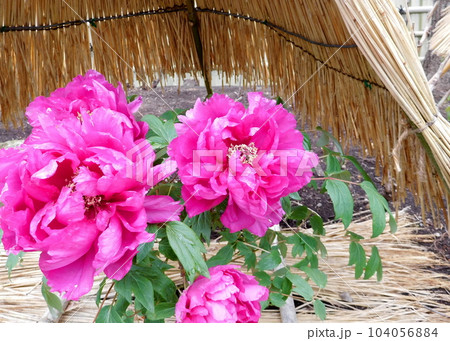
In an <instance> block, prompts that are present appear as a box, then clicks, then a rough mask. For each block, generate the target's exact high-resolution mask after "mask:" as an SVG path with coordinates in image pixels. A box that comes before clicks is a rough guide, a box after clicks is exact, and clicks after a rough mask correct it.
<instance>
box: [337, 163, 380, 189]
mask: <svg viewBox="0 0 450 341" xmlns="http://www.w3.org/2000/svg"><path fill="white" fill-rule="evenodd" d="M342 157H343V158H345V159H347V160H349V161H350V162H351V163H352V164H353V166H355V168H356V169H357V170H358V172H359V173H360V174H361V176H362V177H363V179H364V180H365V181H369V182H370V183H372V185H374V186H375V184H374V183H373V181H372V179H371V177H370V176H369V174H367V172H366V171H365V170H364V168H363V167H362V166H361V165H360V164H359V162H358V160H357V159H356V158H355V157H354V156H350V155H342Z"/></svg>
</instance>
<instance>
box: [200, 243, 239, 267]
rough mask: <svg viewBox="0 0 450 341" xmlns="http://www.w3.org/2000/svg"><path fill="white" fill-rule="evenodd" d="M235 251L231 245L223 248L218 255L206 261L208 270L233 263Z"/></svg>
mask: <svg viewBox="0 0 450 341" xmlns="http://www.w3.org/2000/svg"><path fill="white" fill-rule="evenodd" d="M233 254H234V249H233V247H232V246H231V245H230V244H227V245H225V246H224V247H222V248H221V249H220V250H219V251H218V252H217V254H215V255H214V256H212V257H211V258H210V259H208V260H207V261H206V265H207V266H208V268H212V267H213V266H216V265H225V264H228V263H230V262H231V259H232V258H233Z"/></svg>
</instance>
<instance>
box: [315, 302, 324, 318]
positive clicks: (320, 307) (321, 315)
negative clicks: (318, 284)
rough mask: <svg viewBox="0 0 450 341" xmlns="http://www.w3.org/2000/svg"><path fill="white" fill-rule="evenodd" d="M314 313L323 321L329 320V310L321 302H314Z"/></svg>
mask: <svg viewBox="0 0 450 341" xmlns="http://www.w3.org/2000/svg"><path fill="white" fill-rule="evenodd" d="M314 312H315V313H316V315H317V316H318V317H319V318H320V319H321V320H322V321H323V320H325V319H326V318H327V310H326V308H325V304H323V302H322V301H321V300H314Z"/></svg>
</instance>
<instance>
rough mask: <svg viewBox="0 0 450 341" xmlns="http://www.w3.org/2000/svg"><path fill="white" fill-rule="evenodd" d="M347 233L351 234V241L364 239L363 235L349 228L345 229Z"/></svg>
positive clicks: (347, 234)
mask: <svg viewBox="0 0 450 341" xmlns="http://www.w3.org/2000/svg"><path fill="white" fill-rule="evenodd" d="M345 235H346V236H350V241H352V242H359V241H360V240H362V239H364V237H363V236H361V235H359V234H357V233H355V232H352V231H349V230H347V231H345Z"/></svg>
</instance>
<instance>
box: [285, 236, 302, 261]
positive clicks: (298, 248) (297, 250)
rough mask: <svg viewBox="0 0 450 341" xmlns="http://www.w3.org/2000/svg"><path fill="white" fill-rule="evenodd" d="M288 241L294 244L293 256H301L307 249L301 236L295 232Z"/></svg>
mask: <svg viewBox="0 0 450 341" xmlns="http://www.w3.org/2000/svg"><path fill="white" fill-rule="evenodd" d="M287 242H288V243H289V244H293V246H292V257H295V256H299V257H300V256H301V255H302V254H303V252H304V251H305V247H304V243H303V241H302V240H301V238H300V236H298V235H296V234H294V235H292V236H289V237H288V239H287Z"/></svg>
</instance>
